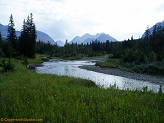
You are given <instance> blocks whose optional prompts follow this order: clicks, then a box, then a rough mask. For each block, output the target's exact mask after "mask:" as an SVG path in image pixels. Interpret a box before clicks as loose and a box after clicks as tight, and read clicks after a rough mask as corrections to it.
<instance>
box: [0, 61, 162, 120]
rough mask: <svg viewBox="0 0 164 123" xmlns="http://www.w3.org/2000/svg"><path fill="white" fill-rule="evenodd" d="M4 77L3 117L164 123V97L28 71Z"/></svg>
mask: <svg viewBox="0 0 164 123" xmlns="http://www.w3.org/2000/svg"><path fill="white" fill-rule="evenodd" d="M12 62H14V65H15V71H13V72H5V73H1V74H0V118H34V119H43V122H51V123H60V122H62V123H65V122H67V123H86V122H87V123H96V122H97V123H107V122H109V123H133V122H134V123H162V122H164V94H154V93H152V92H139V91H124V90H117V89H115V88H110V89H102V88H99V87H97V86H96V85H95V84H94V83H93V82H91V81H87V80H83V79H75V78H71V77H65V76H62V77H60V76H55V75H46V74H37V73H35V72H30V71H28V70H27V69H26V68H25V67H24V66H23V65H21V63H20V62H21V61H19V60H12Z"/></svg>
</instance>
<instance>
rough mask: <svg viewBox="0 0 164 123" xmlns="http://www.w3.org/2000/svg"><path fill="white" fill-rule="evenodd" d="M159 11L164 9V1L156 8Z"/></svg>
mask: <svg viewBox="0 0 164 123" xmlns="http://www.w3.org/2000/svg"><path fill="white" fill-rule="evenodd" d="M155 10H156V11H157V12H163V11H164V3H163V4H160V5H159V6H158V7H156V8H155Z"/></svg>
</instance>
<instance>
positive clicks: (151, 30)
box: [141, 21, 164, 38]
mask: <svg viewBox="0 0 164 123" xmlns="http://www.w3.org/2000/svg"><path fill="white" fill-rule="evenodd" d="M155 25H156V26H157V28H158V27H159V26H162V27H164V21H163V22H158V23H156V24H155ZM155 25H154V26H152V27H151V28H149V32H150V35H152V33H153V30H154V27H155ZM144 37H146V32H145V33H144V34H143V35H142V37H141V38H144Z"/></svg>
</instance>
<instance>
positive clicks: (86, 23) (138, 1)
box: [0, 0, 164, 41]
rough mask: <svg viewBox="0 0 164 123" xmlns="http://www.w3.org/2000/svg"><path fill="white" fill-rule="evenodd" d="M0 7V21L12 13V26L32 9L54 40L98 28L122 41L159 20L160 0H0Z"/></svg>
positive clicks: (163, 0) (163, 5)
mask: <svg viewBox="0 0 164 123" xmlns="http://www.w3.org/2000/svg"><path fill="white" fill-rule="evenodd" d="M0 11H1V12H0V23H1V24H3V25H7V24H8V23H9V17H10V15H11V14H12V15H13V18H14V22H15V28H16V30H21V29H22V25H23V20H24V19H27V16H28V15H30V13H33V18H34V22H35V25H36V29H37V30H39V31H42V32H45V33H47V34H48V35H50V36H51V37H52V38H53V39H54V40H55V41H57V40H62V41H65V40H66V39H68V41H71V40H72V39H73V38H74V37H75V36H82V35H84V34H85V33H89V34H92V35H94V34H96V33H102V32H104V33H106V34H109V35H111V36H112V37H114V38H116V39H117V40H119V41H122V40H125V39H128V38H131V36H133V38H139V37H141V36H142V34H143V33H144V31H145V30H146V27H147V26H148V25H149V27H151V26H153V25H154V24H156V23H157V22H162V21H163V20H164V0H0Z"/></svg>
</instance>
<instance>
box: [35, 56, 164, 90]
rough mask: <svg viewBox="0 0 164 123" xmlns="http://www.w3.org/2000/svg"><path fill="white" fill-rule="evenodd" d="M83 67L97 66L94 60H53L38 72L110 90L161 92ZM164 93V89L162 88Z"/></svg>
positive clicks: (144, 84) (144, 82)
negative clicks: (114, 86)
mask: <svg viewBox="0 0 164 123" xmlns="http://www.w3.org/2000/svg"><path fill="white" fill-rule="evenodd" d="M82 65H95V61H93V60H81V61H79V60H77V61H67V60H59V59H52V60H50V61H48V62H44V63H43V66H42V67H37V68H36V72H38V73H45V74H55V75H60V76H71V77H76V78H83V79H88V80H92V81H93V82H95V83H96V84H97V85H99V86H101V87H104V88H108V87H110V86H111V85H114V84H116V86H117V87H118V88H119V89H124V90H125V89H130V90H136V89H137V90H143V87H146V86H147V87H148V90H152V91H154V92H158V91H159V87H160V85H159V84H155V83H151V82H146V81H139V80H134V79H129V78H125V77H120V76H114V75H107V74H103V73H98V72H93V71H89V70H85V69H81V68H79V66H82ZM162 91H163V93H164V87H162Z"/></svg>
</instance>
